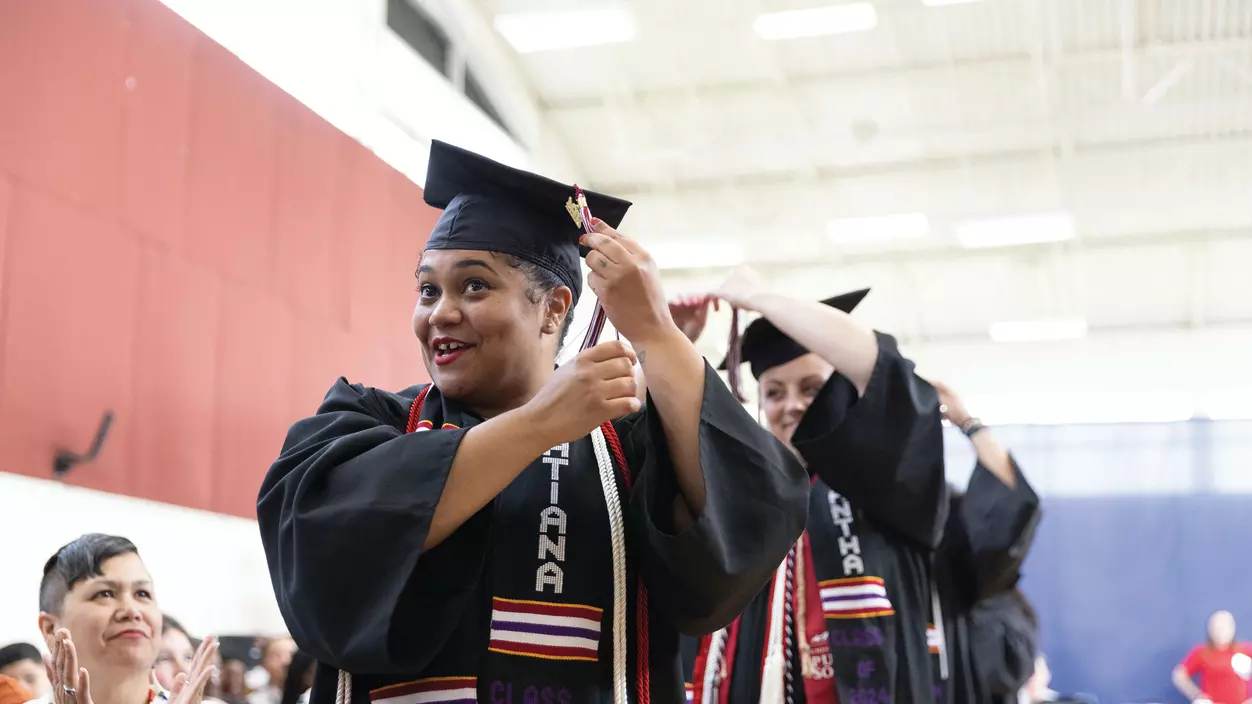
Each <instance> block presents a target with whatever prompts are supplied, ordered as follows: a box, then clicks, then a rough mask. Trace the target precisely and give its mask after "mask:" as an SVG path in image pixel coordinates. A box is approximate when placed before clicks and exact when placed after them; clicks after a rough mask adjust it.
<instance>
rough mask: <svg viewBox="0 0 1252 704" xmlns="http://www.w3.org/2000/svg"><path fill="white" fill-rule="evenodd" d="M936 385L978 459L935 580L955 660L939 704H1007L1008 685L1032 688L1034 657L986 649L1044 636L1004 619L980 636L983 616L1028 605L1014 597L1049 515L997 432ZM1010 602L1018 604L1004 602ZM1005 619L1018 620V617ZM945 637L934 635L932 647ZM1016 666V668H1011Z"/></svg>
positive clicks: (954, 495) (1014, 646) (946, 412)
mask: <svg viewBox="0 0 1252 704" xmlns="http://www.w3.org/2000/svg"><path fill="white" fill-rule="evenodd" d="M932 383H933V385H934V386H935V388H936V389H937V390H938V392H939V402H940V408H941V410H942V412H943V416H944V419H945V420H947V421H949V422H950V423H952V425H954V426H955V427H957V428H960V430H961V432H962V433H964V434H965V436H966V437H968V438H969V440H970V442H971V443H972V444H973V446H974V451H975V453H976V456H977V460H976V463H975V465H974V472H973V474H972V475H970V479H969V484H968V485H967V486H966V488H965V491H963V492H962V491H958V490H957V489H956V488H955V487H951V490H950V494H949V496H950V498H949V502H948V520H947V524H946V526H945V528H944V532H943V541H942V542H941V543H940V544H939V549H938V551H937V552H936V553H935V564H934V580H935V586H936V589H937V591H938V594H939V603H940V606H941V611H942V614H943V631H942V633H943V640H944V645H945V646H946V648H945V652H946V655H947V660H948V668H947V670H948V677H947V678H946V679H945V678H943V677H941V674H942V673H941V672H939V671H938V669H936V672H935V697H936V700H937V702H940V703H941V704H992V702H998V701H1003V699H1004V693H1003V690H1004V689H1005V686H1004V681H1005V680H1012V679H1015V678H1017V677H1020V680H1021V681H1020V682H1018V685H1019V686H1020V685H1021V684H1025V681H1026V679H1027V677H1029V672H1027V671H1024V670H1023V669H1022V665H1023V664H1024V663H1029V664H1030V665H1031V666H1032V668H1031V669H1033V663H1034V653H1030V654H1029V656H1028V657H1026V658H1024V659H1023V657H1021V654H1020V653H1019V652H1014V653H1013V654H1014V657H1012V658H1009V657H1008V656H1007V655H1004V654H1001V655H999V656H998V657H991V655H992V654H994V653H996V652H997V650H996V646H995V645H992V644H988V643H986V642H985V641H987V640H988V639H996V638H999V639H1000V640H1001V642H1000V643H999V646H998V647H999V648H1001V649H1005V650H1011V651H1020V648H1021V643H1023V642H1033V641H1034V639H1035V638H1036V635H1037V634H1034V633H1023V632H1022V629H1023V628H1024V627H1026V623H1027V622H1026V621H1025V620H1024V619H1022V618H1011V619H1004V620H1002V621H1000V622H999V623H998V625H997V628H993V629H981V632H976V630H975V612H976V609H977V608H978V607H979V605H981V604H984V603H987V604H988V605H990V603H991V602H994V603H999V604H1001V606H1002V607H1012V606H1014V604H1017V603H1020V602H1016V601H1014V598H1015V597H1021V598H1022V599H1024V598H1025V597H1024V596H1022V595H1021V594H1020V593H1016V594H1014V593H1015V592H1016V590H1015V587H1016V585H1017V581H1018V579H1019V578H1020V575H1021V567H1022V563H1023V562H1025V560H1026V555H1027V553H1029V551H1030V546H1031V544H1032V543H1033V542H1034V537H1035V531H1036V529H1037V528H1038V525H1039V521H1040V519H1041V518H1042V516H1043V514H1042V510H1041V509H1040V506H1039V496H1038V495H1037V494H1036V493H1035V490H1034V489H1033V488H1032V487H1031V486H1030V482H1028V481H1027V480H1026V477H1025V475H1023V474H1022V471H1021V469H1020V468H1019V467H1018V465H1017V461H1016V460H1015V459H1014V458H1013V456H1012V455H1011V454H1010V453H1009V452H1008V451H1007V450H1005V449H1004V448H1003V447H1002V446H1001V445H1000V444H999V443H998V442H996V440H995V438H994V437H993V436H992V432H991V430H990V429H989V428H987V426H985V425H983V423H982V421H981V420H979V419H978V418H977V417H975V416H973V415H972V414H971V413H970V412H969V410H968V409H967V408H966V406H965V402H964V401H963V400H962V399H961V397H960V396H959V395H957V394H956V393H955V392H954V391H952V389H950V388H948V387H947V386H946V385H945V384H942V383H940V382H932ZM1006 594H1009V595H1013V596H1012V597H1010V598H1008V599H1000V597H1001V596H1003V595H1006ZM1001 613H1003V614H1005V615H1011V614H1012V613H1013V609H1012V608H1008V609H1002V611H1001ZM984 620H986V619H984ZM938 632H939V631H938V628H937V627H932V630H931V634H932V635H931V637H932V640H933V639H936V638H937V634H938ZM980 640H981V641H983V642H979V641H980ZM980 658H981V659H983V660H984V661H983V662H979V660H980ZM1010 661H1013V662H1015V663H1016V666H1015V667H1010V666H1009V662H1010ZM1010 670H1011V672H1010ZM1023 675H1024V676H1023ZM1014 691H1016V690H1014Z"/></svg>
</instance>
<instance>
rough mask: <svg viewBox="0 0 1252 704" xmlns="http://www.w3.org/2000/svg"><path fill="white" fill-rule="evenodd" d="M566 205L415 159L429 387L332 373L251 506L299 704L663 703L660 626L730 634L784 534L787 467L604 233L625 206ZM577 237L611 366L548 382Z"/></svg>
mask: <svg viewBox="0 0 1252 704" xmlns="http://www.w3.org/2000/svg"><path fill="white" fill-rule="evenodd" d="M573 193H574V190H573V189H572V188H571V187H570V186H565V185H562V184H560V183H557V182H554V181H550V180H548V179H545V178H542V177H539V176H536V175H534V174H530V173H526V172H522V171H518V170H515V169H511V168H508V167H505V166H503V165H500V164H497V163H495V162H493V161H490V160H488V159H486V158H484V157H481V156H478V155H476V154H473V153H470V152H467V151H464V150H461V149H458V148H456V147H452V146H450V145H447V144H443V143H441V142H435V143H434V145H433V147H432V150H431V155H430V163H429V169H428V174H427V183H426V190H425V198H426V201H427V203H429V204H430V205H432V206H435V207H437V208H443V213H442V215H441V216H440V218H439V220H438V222H437V224H436V225H435V228H434V231H433V232H432V233H431V234H430V237H429V239H428V240H427V242H426V247H425V250H424V252H423V254H422V257H421V263H420V267H419V269H418V272H417V286H418V291H419V294H418V301H417V306H416V309H415V311H414V314H413V321H412V323H413V330H414V333H415V335H416V337H417V342H418V345H419V346H420V349H421V352H422V356H423V359H424V361H425V363H426V367H427V370H428V371H429V373H430V376H431V379H432V383H431V384H422V385H418V386H413V387H411V388H408V389H405V390H402V391H398V392H390V391H384V390H381V389H376V388H370V387H366V386H362V385H360V384H353V383H349V382H348V381H347V380H345V379H342V378H341V379H339V380H338V381H336V382H335V383H334V384H333V385H332V386H331V387H330V390H329V391H328V392H327V394H326V398H325V401H324V402H323V403H322V405H321V407H320V408H318V409H317V412H316V414H315V415H313V416H311V417H309V418H306V419H304V420H301V421H299V422H297V423H295V424H294V425H293V426H292V427H291V429H290V431H289V432H288V434H287V439H286V441H285V442H284V443H283V447H282V451H281V453H280V455H279V456H278V459H277V460H276V461H275V462H274V464H273V466H272V467H271V468H270V470H269V473H268V474H267V475H266V477H265V480H264V483H263V485H262V487H261V491H260V496H259V498H258V502H257V517H258V521H259V523H260V531H261V537H262V541H263V543H264V547H265V553H266V557H267V559H268V562H269V570H270V576H271V580H272V582H273V586H274V590H275V594H276V596H277V598H278V604H279V606H280V609H281V611H282V615H283V617H284V619H285V621H286V623H287V626H288V627H289V629H290V631H291V634H292V636H293V637H294V639H295V640H296V642H297V644H298V645H299V647H300V649H301V650H302V651H305V652H308V653H310V654H311V655H313V656H314V657H315V658H316V659H317V660H318V662H319V665H318V667H317V674H316V678H315V684H314V687H313V694H312V704H330V703H331V702H337V703H338V704H344V703H345V702H352V703H353V704H366V703H367V702H374V703H376V704H415V703H416V702H422V703H423V704H432V703H439V702H442V703H447V702H473V701H478V702H496V703H501V704H590V703H593V702H597V703H598V702H620V703H622V704H624V703H625V702H626V701H627V699H629V701H631V702H650V701H651V702H667V703H669V702H677V701H681V699H682V696H683V687H682V680H681V674H680V664H679V656H678V653H679V633H680V632H681V633H689V634H699V633H707V632H710V631H713V630H715V629H717V628H720V627H722V626H724V625H725V624H726V623H728V622H730V621H731V620H732V619H733V618H734V617H735V615H736V614H738V612H739V611H740V610H741V609H742V608H743V606H744V605H745V604H747V603H748V601H749V600H750V599H751V598H752V597H753V596H754V595H755V594H756V593H757V592H758V591H760V589H761V587H762V586H763V585H764V584H765V582H766V581H767V580H768V578H769V575H770V573H771V572H772V571H773V569H774V567H775V566H776V565H777V564H778V561H779V560H781V559H782V558H783V556H784V555H786V553H787V550H788V549H789V547H790V546H791V544H792V543H793V542H794V541H795V539H796V537H797V536H798V535H799V534H800V532H801V530H802V529H803V525H804V520H805V511H806V506H805V501H806V497H807V490H808V483H807V479H806V477H805V476H804V470H803V468H802V467H801V465H800V464H799V463H798V462H797V461H796V460H795V459H794V458H793V457H792V456H791V455H790V453H789V452H788V451H787V449H786V448H785V447H784V446H783V445H782V444H781V443H779V442H778V441H776V440H775V439H774V438H773V437H771V436H770V435H769V434H768V433H766V432H764V431H763V430H762V429H761V428H760V427H759V425H757V423H756V422H755V421H753V419H752V417H751V416H750V415H749V414H748V413H747V412H746V411H745V410H744V409H743V407H742V406H741V405H740V404H739V403H737V402H736V401H735V399H734V398H733V397H732V395H731V394H730V393H729V391H728V390H727V389H726V388H725V386H724V385H723V384H722V383H720V380H719V379H718V377H717V375H716V373H715V372H714V370H713V369H712V368H711V367H710V366H709V365H708V364H707V363H706V362H705V361H704V360H703V358H701V357H700V355H699V354H698V353H697V352H696V351H695V349H694V347H692V345H691V344H690V343H689V342H688V340H686V338H684V337H683V336H682V334H681V333H680V332H679V331H678V329H677V327H676V326H675V325H674V323H673V321H672V319H671V318H670V316H669V313H668V310H667V309H666V306H665V301H664V297H663V295H662V293H661V288H660V284H659V281H658V276H657V273H656V268H655V266H654V265H653V264H652V263H651V261H650V259H649V258H648V255H647V253H646V252H645V251H644V250H643V249H642V248H641V247H640V246H639V245H638V244H637V243H635V242H633V241H632V240H630V239H628V238H626V237H622V236H621V235H619V234H617V233H616V231H615V230H613V227H615V226H616V225H617V224H618V223H619V222H620V221H621V219H622V217H623V216H624V215H625V212H626V209H627V207H628V206H629V203H627V202H625V201H621V200H618V199H615V198H610V197H607V196H600V195H597V194H594V193H588V194H587V197H588V204H589V206H590V208H591V211H592V212H593V213H595V214H596V215H597V216H598V217H599V218H603V220H602V221H593V222H595V224H594V228H595V233H594V234H586V235H584V234H583V230H582V228H581V223H582V220H581V214H582V212H585V211H581V210H580V209H579V208H578V207H577V206H576V203H575V202H573V201H572V200H571V198H570V196H571V195H572V194H573ZM567 205H570V206H573V207H571V208H570V209H569V210H567ZM580 241H581V242H583V243H584V244H585V245H586V246H587V247H588V255H587V256H588V257H589V260H588V265H589V266H590V267H591V274H590V275H589V277H588V284H589V286H590V288H591V289H592V290H593V291H594V292H595V293H596V294H597V295H598V296H599V298H600V300H601V302H602V303H603V305H604V309H605V311H606V312H607V314H608V318H609V320H610V321H611V322H612V323H613V325H614V327H615V328H616V329H617V330H618V331H619V332H620V333H621V334H622V335H623V336H625V337H626V338H627V339H628V340H629V341H630V342H631V344H632V345H633V351H632V349H631V348H630V347H627V346H626V345H624V344H623V343H621V342H608V343H604V344H600V345H597V346H595V347H592V348H590V349H588V350H586V351H584V352H582V353H580V354H579V355H578V357H577V358H575V359H574V360H573V361H571V362H569V363H567V364H565V365H563V366H561V367H559V368H556V365H555V362H554V360H555V357H556V355H557V351H558V348H559V345H560V343H561V340H562V339H563V337H564V334H565V331H566V330H567V328H568V325H569V315H570V313H571V312H572V311H573V309H574V303H575V302H576V301H577V299H578V297H579V295H580V294H582V293H583V285H582V284H583V277H582V270H581V265H582V260H581V258H580V249H579V242H580ZM636 355H637V360H638V362H640V363H641V364H642V367H643V369H644V370H645V371H646V373H647V375H648V378H649V379H650V380H651V382H652V386H651V389H650V393H649V395H648V398H647V401H646V402H641V400H640V399H638V398H636V396H635V394H636V386H635V379H634V375H633V362H634V361H635V360H636Z"/></svg>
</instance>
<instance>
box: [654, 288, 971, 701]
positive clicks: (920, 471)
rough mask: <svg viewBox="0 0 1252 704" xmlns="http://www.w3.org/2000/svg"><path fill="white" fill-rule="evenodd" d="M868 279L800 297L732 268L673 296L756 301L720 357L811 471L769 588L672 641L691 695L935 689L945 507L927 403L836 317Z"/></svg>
mask: <svg viewBox="0 0 1252 704" xmlns="http://www.w3.org/2000/svg"><path fill="white" fill-rule="evenodd" d="M867 293H868V289H866V290H861V291H855V292H852V293H847V294H843V295H840V296H835V297H834V298H830V299H827V300H825V301H821V302H817V301H807V300H800V299H796V298H792V297H788V296H784V295H780V294H777V293H773V292H770V291H768V290H766V289H765V287H764V286H763V285H762V283H761V281H760V278H759V276H758V275H757V274H756V273H755V272H754V271H752V270H751V269H749V268H746V267H745V268H741V269H738V270H736V271H735V272H733V273H732V274H731V276H730V277H729V278H728V279H727V280H726V281H725V282H724V283H723V285H722V286H721V287H720V288H719V289H718V290H717V291H716V292H715V293H714V294H713V296H711V297H704V298H697V299H694V300H688V301H686V302H680V303H679V304H678V305H676V306H674V307H673V308H672V310H673V311H674V317H675V319H676V320H677V321H678V323H679V325H680V326H682V327H684V328H687V329H691V326H690V325H689V323H690V321H692V320H699V319H700V317H701V316H703V315H706V313H705V312H704V308H705V307H706V306H707V305H708V304H709V301H711V300H713V298H716V299H720V300H721V301H725V302H727V303H729V304H731V305H732V306H734V307H736V308H738V309H741V310H748V311H755V312H759V313H760V314H761V317H760V318H758V319H756V320H754V321H753V322H752V323H751V324H750V325H749V326H748V327H747V328H746V329H745V331H744V333H743V337H742V340H741V341H740V344H739V345H738V347H737V348H733V347H732V354H731V355H728V360H727V362H724V363H723V368H728V371H730V370H732V369H733V368H734V367H736V366H737V364H738V361H739V360H737V359H735V355H734V354H733V353H734V352H738V353H739V357H741V359H742V361H743V362H747V363H748V364H749V365H750V368H751V371H752V375H753V376H754V377H755V378H756V379H757V381H758V384H759V396H760V399H761V410H762V411H763V412H764V416H765V422H766V424H767V425H768V427H769V430H770V431H771V432H772V433H773V434H774V435H775V437H777V438H778V439H779V440H780V441H782V442H784V443H787V445H788V446H789V447H791V448H792V449H793V450H794V452H795V453H796V454H797V455H798V456H799V457H801V458H802V459H803V461H804V463H805V464H806V465H807V467H808V471H809V473H810V474H811V475H812V490H811V493H810V498H809V522H808V527H807V530H806V531H805V533H804V535H803V536H802V538H801V539H800V540H799V541H797V543H796V544H795V546H794V547H793V549H792V550H791V552H790V553H789V554H788V555H787V557H786V559H785V560H784V561H782V562H781V563H780V565H779V566H778V570H777V572H776V573H775V575H774V577H773V579H772V580H771V582H770V586H769V587H768V588H766V589H764V590H762V592H761V593H760V595H759V596H758V597H757V598H756V599H754V600H753V601H752V602H751V603H750V604H749V605H748V606H747V608H746V609H745V610H744V612H743V614H742V616H741V617H740V618H739V619H736V620H735V621H734V622H733V623H732V624H730V626H729V627H727V628H726V629H723V630H720V631H718V632H716V633H714V634H712V635H710V636H708V637H706V638H704V639H703V640H702V641H701V642H700V643H699V645H698V646H695V647H691V644H690V643H689V642H686V643H684V646H685V647H684V651H685V652H686V653H687V655H688V657H687V658H686V660H687V662H686V663H684V665H685V668H684V669H685V671H686V672H687V673H689V676H690V682H691V683H692V685H693V687H692V689H693V698H694V699H695V701H696V702H708V703H714V702H718V703H721V704H744V703H750V704H756V703H757V702H760V703H761V704H784V703H786V704H795V703H799V702H807V703H808V704H834V703H835V702H843V704H868V703H870V702H872V703H873V704H903V703H906V702H926V703H928V704H929V703H930V702H933V701H934V692H933V691H932V684H931V667H932V663H931V661H930V660H931V658H932V652H935V651H939V650H940V648H938V647H937V644H935V643H932V644H931V645H936V648H935V649H934V650H932V649H931V647H930V645H928V643H927V626H928V624H929V623H931V621H932V616H931V614H932V612H933V611H934V610H935V609H936V608H937V606H936V605H935V603H934V592H933V590H932V588H931V584H930V560H931V555H932V552H933V550H934V549H935V547H936V545H937V544H938V542H939V539H940V537H941V535H942V530H943V526H944V520H945V517H946V513H947V508H948V502H947V487H946V484H945V481H944V471H943V438H942V426H941V424H940V411H939V401H938V397H937V395H936V392H935V389H934V388H933V387H932V386H931V385H930V384H928V383H926V382H925V381H924V380H922V379H921V378H920V377H918V376H917V375H916V374H914V373H913V364H912V363H911V362H910V361H908V360H907V359H905V358H904V357H903V356H901V354H900V352H899V350H898V349H897V348H896V342H895V340H894V339H893V338H892V337H891V336H889V335H885V334H882V333H877V332H875V331H873V330H871V329H870V328H868V327H865V326H863V325H861V324H860V323H858V322H856V321H855V320H853V318H852V317H851V316H850V315H849V313H851V312H852V309H853V308H855V307H856V305H857V304H858V303H860V302H861V300H862V299H863V298H864V297H865V296H866V294H867ZM699 327H700V326H698V325H696V326H695V328H696V329H697V332H698V328H699ZM733 378H735V377H734V376H732V379H733ZM938 657H939V658H942V653H941V652H939V653H938ZM935 665H936V666H938V667H939V668H940V669H941V667H942V663H941V662H936V663H935Z"/></svg>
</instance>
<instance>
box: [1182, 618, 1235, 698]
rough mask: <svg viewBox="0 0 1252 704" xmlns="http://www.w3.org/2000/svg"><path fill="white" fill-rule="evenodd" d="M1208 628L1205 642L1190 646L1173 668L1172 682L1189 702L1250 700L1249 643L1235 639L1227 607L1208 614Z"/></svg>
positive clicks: (1233, 619) (1233, 627)
mask: <svg viewBox="0 0 1252 704" xmlns="http://www.w3.org/2000/svg"><path fill="white" fill-rule="evenodd" d="M1208 630H1209V637H1208V642H1207V643H1205V644H1204V645H1197V646H1196V647H1194V648H1192V649H1191V652H1190V653H1187V657H1185V658H1183V661H1182V662H1181V663H1179V665H1178V667H1175V668H1174V686H1175V687H1177V688H1178V691H1180V692H1182V693H1183V695H1184V696H1185V697H1187V699H1189V700H1191V701H1192V702H1197V703H1203V702H1212V704H1252V696H1250V691H1249V689H1248V681H1249V680H1252V644H1249V643H1236V642H1235V617H1234V616H1232V615H1231V614H1230V612H1229V611H1218V612H1217V613H1215V614H1213V615H1212V616H1210V617H1209V629H1208ZM1196 675H1199V677H1200V686H1199V687H1196V685H1195V681H1194V679H1193V678H1195V677H1196Z"/></svg>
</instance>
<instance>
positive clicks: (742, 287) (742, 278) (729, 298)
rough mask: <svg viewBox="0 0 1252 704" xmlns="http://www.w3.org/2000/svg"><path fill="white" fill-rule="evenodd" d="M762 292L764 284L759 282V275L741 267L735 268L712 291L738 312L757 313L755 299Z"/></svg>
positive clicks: (745, 267)
mask: <svg viewBox="0 0 1252 704" xmlns="http://www.w3.org/2000/svg"><path fill="white" fill-rule="evenodd" d="M764 291H765V284H764V282H763V281H761V275H760V274H758V273H756V270H755V269H753V268H752V267H750V266H747V265H743V266H738V267H735V269H734V271H731V272H730V275H729V276H727V277H726V279H725V280H724V281H722V283H721V285H720V286H718V287H717V288H716V289H715V290H714V291H713V295H714V296H717V297H718V298H720V299H722V300H723V301H726V302H727V303H729V304H730V305H732V306H734V307H736V308H739V309H740V310H748V311H752V312H754V313H759V312H760V309H759V308H758V307H757V303H756V299H757V297H758V296H760V295H761V294H762V293H763V292H764Z"/></svg>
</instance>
